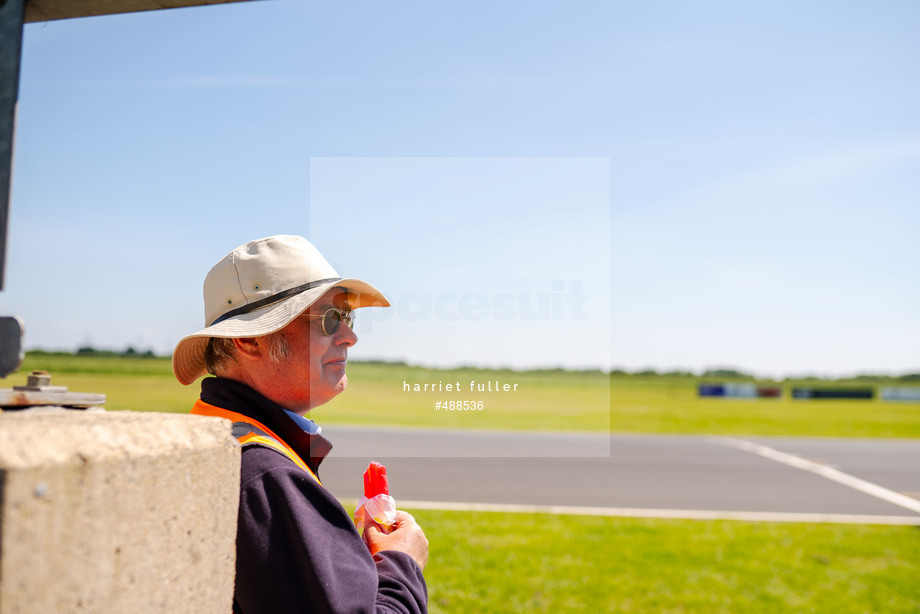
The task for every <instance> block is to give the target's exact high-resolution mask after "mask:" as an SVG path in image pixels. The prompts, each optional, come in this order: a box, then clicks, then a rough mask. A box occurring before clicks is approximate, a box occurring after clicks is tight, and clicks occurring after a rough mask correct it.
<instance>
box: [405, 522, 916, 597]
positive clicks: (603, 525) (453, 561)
mask: <svg viewBox="0 0 920 614" xmlns="http://www.w3.org/2000/svg"><path fill="white" fill-rule="evenodd" d="M409 511H410V512H411V513H412V514H413V515H414V516H415V517H416V519H418V521H419V522H420V524H421V525H422V527H423V528H424V529H425V532H426V534H427V536H428V538H429V541H430V543H431V558H430V561H429V564H428V567H427V568H426V570H425V576H426V578H427V579H428V586H429V600H430V607H431V611H432V612H435V613H438V612H443V613H446V612H485V613H489V612H495V613H498V612H502V613H507V612H643V613H645V612H656V613H682V614H689V613H693V612H699V613H706V614H713V613H723V612H724V613H728V612H745V613H746V614H752V613H754V614H756V613H761V612H762V613H765V614H766V613H775V612H795V613H800V614H801V613H810V612H833V613H835V614H846V613H850V612H852V613H857V612H859V613H865V612H886V613H899V612H905V613H906V612H914V613H915V612H917V611H918V609H920V583H918V582H917V581H916V580H917V574H918V570H920V529H918V528H917V527H887V526H863V525H831V524H797V523H754V522H738V521H689V520H688V521H680V520H655V519H631V518H601V517H584V516H555V515H542V514H502V513H469V512H443V511H431V510H409Z"/></svg>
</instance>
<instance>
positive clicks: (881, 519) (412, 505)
mask: <svg viewBox="0 0 920 614" xmlns="http://www.w3.org/2000/svg"><path fill="white" fill-rule="evenodd" d="M397 505H398V506H399V507H400V509H403V508H407V509H418V510H444V511H454V512H509V513H516V514H572V515H578V516H611V517H623V518H665V519H674V520H743V521H751V522H811V523H841V524H890V525H918V526H920V516H878V515H863V514H815V513H799V512H744V511H720V510H677V509H643V508H629V507H581V506H568V505H519V504H510V503H458V502H450V501H404V500H402V499H400V500H399V502H398V503H397Z"/></svg>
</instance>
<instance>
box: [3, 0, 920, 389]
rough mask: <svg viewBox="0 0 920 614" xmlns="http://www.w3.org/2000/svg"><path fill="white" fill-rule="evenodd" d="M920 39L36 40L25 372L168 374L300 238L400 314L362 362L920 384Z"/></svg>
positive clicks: (166, 15)
mask: <svg viewBox="0 0 920 614" xmlns="http://www.w3.org/2000/svg"><path fill="white" fill-rule="evenodd" d="M918 26H920V6H918V5H917V4H916V3H913V2H907V1H902V2H878V3H872V4H868V3H864V2H809V3H796V2H785V1H782V2H769V3H767V2H762V3H757V4H756V5H754V4H752V3H734V2H692V3H688V2H647V3H622V2H609V3H608V2H572V3H565V4H563V3H558V2H501V3H487V2H465V3H452V4H450V5H446V3H420V2H391V3H373V2H352V3H347V4H343V3H320V2H305V1H303V0H297V1H295V0H268V1H264V2H243V3H236V4H228V5H223V6H211V7H201V8H193V9H181V10H172V11H157V12H152V13H140V14H132V15H119V16H108V17H98V18H89V19H79V20H68V21H60V22H49V23H46V24H32V25H29V26H27V28H26V32H25V39H24V48H23V64H22V75H21V84H20V93H19V117H18V125H17V141H16V153H15V156H16V159H15V167H14V186H13V204H12V212H11V229H10V251H9V255H8V262H7V284H6V289H5V291H4V292H3V293H0V306H2V311H3V313H12V314H16V315H19V316H20V317H21V318H23V319H24V320H25V322H26V327H27V328H26V330H27V333H26V345H27V347H43V348H67V349H70V348H73V347H76V346H77V345H80V344H82V343H86V342H89V343H92V344H94V345H97V346H105V347H114V348H121V347H124V346H125V345H127V344H129V343H130V344H133V345H135V346H137V347H141V348H147V347H151V348H153V349H154V350H155V351H157V352H159V353H168V352H169V351H171V349H172V346H173V345H174V343H175V341H176V340H178V338H180V337H181V336H183V335H184V334H186V333H187V332H191V331H193V330H195V329H197V328H198V327H199V326H200V324H201V319H202V306H201V298H200V292H201V290H200V288H201V282H202V280H203V278H204V275H205V273H206V272H207V270H208V269H209V268H210V267H211V266H212V265H213V264H214V263H215V262H216V261H217V260H218V259H220V258H221V257H222V256H223V255H224V254H226V253H227V252H228V251H230V250H231V249H233V248H234V247H236V246H237V245H239V244H241V243H244V242H245V241H247V240H250V239H253V238H258V237H262V236H267V235H270V234H275V233H296V234H304V235H309V236H310V237H311V239H312V240H314V242H315V243H316V244H317V245H318V246H320V248H321V249H322V250H323V251H324V252H325V253H327V255H328V256H329V259H330V260H331V261H332V262H333V264H334V265H335V266H336V267H337V268H338V269H339V272H340V273H343V274H348V275H356V276H359V277H365V278H367V279H368V280H369V281H372V282H373V283H375V284H376V285H378V286H380V287H381V288H382V289H383V290H384V291H385V292H387V293H388V294H389V295H390V296H391V298H392V299H394V303H395V304H396V309H394V310H391V311H393V313H394V315H392V316H384V315H382V314H379V313H376V314H366V315H367V317H362V318H361V319H360V320H359V326H360V327H362V328H363V330H362V329H359V330H361V332H362V339H361V341H360V342H359V346H358V348H356V349H355V351H354V352H353V355H355V356H362V352H364V354H363V355H364V356H366V357H380V358H401V359H405V360H408V361H410V362H414V363H419V364H441V365H449V364H459V363H475V364H483V365H491V366H498V365H511V366H517V367H527V366H549V365H564V366H592V365H597V366H604V367H610V366H621V367H626V368H642V367H647V366H652V367H656V368H690V369H697V370H699V369H703V368H707V367H716V366H732V367H737V368H742V369H746V370H750V371H754V372H757V373H760V374H765V375H784V374H799V373H806V372H811V373H820V374H847V373H852V372H856V371H879V372H891V373H901V372H909V371H914V372H916V371H918V370H920V350H918V332H920V325H918V318H917V317H916V314H917V313H920V283H918V281H917V275H916V268H917V267H916V263H917V262H918V261H920V241H918V240H917V229H918V228H920V223H918V222H920V213H918V211H920V206H918V205H920V202H918V201H920V173H918V172H917V171H918V162H920V117H918V111H917V104H916V101H917V100H918V98H920V96H918V94H920V87H918V86H920V74H918V72H917V70H916V66H917V64H918V59H920V58H918V55H920V44H918V43H917V42H916V36H915V33H916V32H917V31H918V30H920V28H918ZM604 203H606V208H605V205H604ZM422 247H425V248H426V249H425V250H424V252H425V253H424V254H422V253H420V252H421V251H423V250H422V249H421V248H422ZM554 284H555V285H554ZM560 287H561V288H562V289H561V290H559V289H556V290H554V288H560ZM572 287H577V288H581V289H583V290H584V292H585V295H584V296H581V295H578V296H577V297H576V296H575V295H572V296H573V297H574V300H575V303H572V302H571V301H570V302H568V303H565V304H564V305H563V311H562V314H561V315H559V314H556V315H553V313H549V315H546V314H544V315H543V316H540V315H537V316H536V317H530V318H526V317H525V315H524V313H525V312H524V311H523V309H522V306H523V305H524V301H525V297H526V298H527V300H529V299H533V300H534V301H539V300H540V299H539V297H540V296H541V295H542V296H544V298H545V297H546V296H549V298H548V299H547V300H549V301H550V303H551V301H552V296H554V294H553V293H554V292H555V293H556V294H555V296H557V297H558V296H562V295H565V293H566V292H567V291H568V290H570V289H571V288H572ZM507 294H511V295H513V296H512V297H511V298H509V297H508V296H504V295H507ZM453 295H456V297H457V300H458V301H459V298H460V297H461V296H467V297H468V299H469V300H470V301H473V303H471V304H473V305H474V306H475V304H476V303H475V301H481V300H484V301H486V303H487V304H488V305H489V307H490V309H491V311H487V312H486V317H485V318H484V319H483V318H481V314H479V315H477V313H474V312H475V309H473V311H470V312H469V313H467V314H461V316H463V317H458V318H456V319H450V317H451V316H450V314H451V313H454V312H452V311H450V309H448V307H449V305H448V304H449V303H450V302H451V300H453ZM425 297H427V300H429V301H430V302H431V304H432V305H434V303H435V301H436V300H437V299H439V298H440V299H441V302H440V303H439V305H441V306H442V307H443V309H442V311H441V312H439V313H434V312H432V313H431V314H430V315H428V316H425V315H424V314H423V315H418V313H423V312H413V309H415V310H418V309H422V302H423V299H424V298H425ZM496 300H499V301H500V300H505V301H506V302H505V303H504V306H505V307H507V305H508V304H509V303H508V302H507V301H509V300H510V301H511V304H513V305H514V306H515V307H516V308H517V311H515V312H514V317H513V318H510V319H509V318H508V317H507V315H508V313H509V312H508V310H507V309H505V310H504V311H501V310H498V309H496V303H495V301H496ZM566 300H568V299H566ZM413 301H414V302H413ZM579 301H580V302H579ZM563 302H564V301H563ZM535 304H536V303H535ZM579 305H585V306H586V309H584V313H574V312H573V310H572V309H571V308H573V307H577V306H579ZM400 306H401V307H402V309H401V310H400ZM550 306H552V305H550ZM566 307H569V308H570V309H568V310H566V309H565V308H566ZM445 309H446V310H445ZM550 311H551V310H550ZM556 316H558V317H556ZM477 318H478V319H477ZM541 318H542V319H541Z"/></svg>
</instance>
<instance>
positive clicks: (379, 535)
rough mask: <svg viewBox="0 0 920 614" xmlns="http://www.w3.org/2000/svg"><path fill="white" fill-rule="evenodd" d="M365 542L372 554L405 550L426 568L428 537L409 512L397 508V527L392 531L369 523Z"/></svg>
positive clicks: (365, 532)
mask: <svg viewBox="0 0 920 614" xmlns="http://www.w3.org/2000/svg"><path fill="white" fill-rule="evenodd" d="M364 543H366V544H367V547H368V549H369V550H370V551H371V554H377V553H378V552H380V551H381V550H396V551H397V552H405V553H406V554H408V555H409V556H411V557H412V558H413V559H415V562H416V563H418V566H419V567H421V568H422V569H425V564H426V563H427V562H428V538H427V537H425V532H424V531H422V527H420V526H418V523H417V522H415V518H413V517H412V514H410V513H408V512H401V511H398V510H397V512H396V528H394V529H393V530H392V531H391V532H390V533H383V532H382V531H381V530H380V527H378V526H377V524H376V523H374V522H371V523H370V524H368V525H367V526H366V527H365V528H364Z"/></svg>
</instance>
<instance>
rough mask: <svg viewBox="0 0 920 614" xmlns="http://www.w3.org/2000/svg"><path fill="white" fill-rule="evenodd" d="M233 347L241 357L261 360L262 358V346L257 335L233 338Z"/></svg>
mask: <svg viewBox="0 0 920 614" xmlns="http://www.w3.org/2000/svg"><path fill="white" fill-rule="evenodd" d="M233 347H234V348H236V352H237V355H238V356H239V357H240V358H245V359H248V360H261V358H262V348H261V346H260V345H259V341H258V340H257V339H256V338H255V337H240V338H238V339H233Z"/></svg>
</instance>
